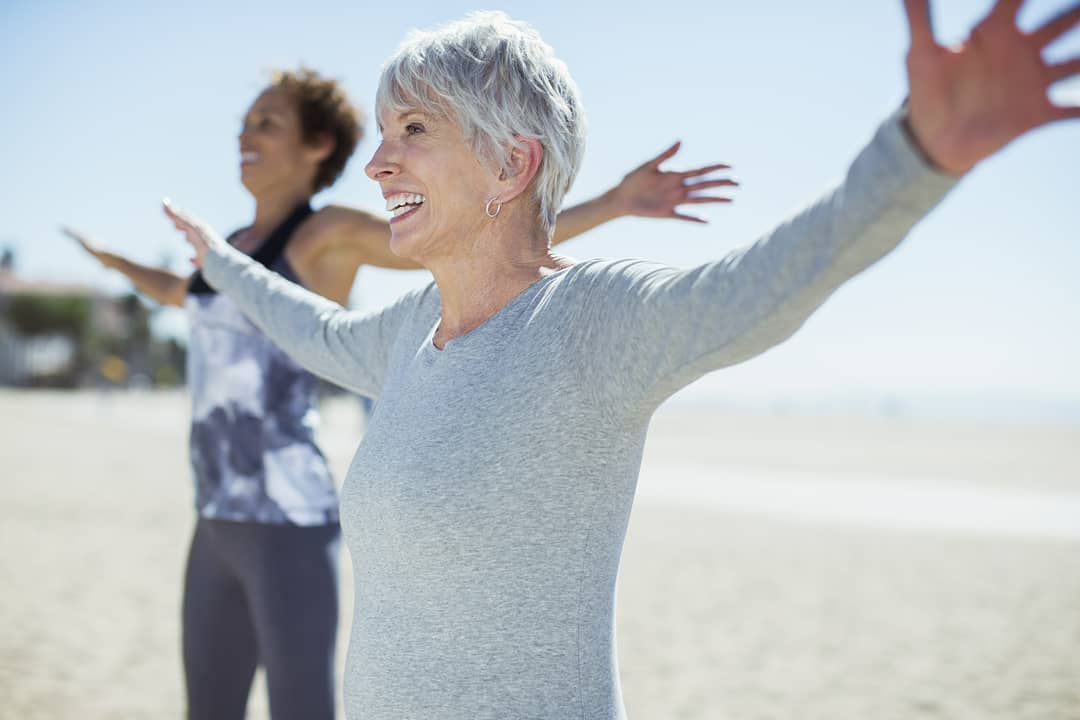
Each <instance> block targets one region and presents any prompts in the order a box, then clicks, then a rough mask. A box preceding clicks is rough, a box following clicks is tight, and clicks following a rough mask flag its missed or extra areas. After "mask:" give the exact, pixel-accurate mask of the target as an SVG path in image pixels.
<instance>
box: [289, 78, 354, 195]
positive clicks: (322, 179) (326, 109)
mask: <svg viewBox="0 0 1080 720" xmlns="http://www.w3.org/2000/svg"><path fill="white" fill-rule="evenodd" d="M270 87H272V88H280V89H282V90H284V91H285V92H287V93H289V95H290V96H291V97H292V98H293V100H294V101H295V102H296V110H297V113H299V115H300V132H301V134H302V136H303V138H304V142H308V143H313V142H316V141H317V140H319V139H320V138H321V137H322V136H325V135H329V136H330V137H332V138H334V149H333V151H332V152H331V153H330V154H329V155H328V156H327V157H326V159H325V160H323V161H322V162H321V163H319V169H318V170H317V171H316V173H315V180H314V186H315V187H314V188H313V189H312V191H313V192H319V191H320V190H322V189H324V188H328V187H330V186H331V185H333V184H334V183H335V182H336V181H337V179H338V178H339V177H341V173H342V172H343V171H344V170H345V164H346V163H347V162H349V158H350V157H351V156H352V154H353V151H354V150H356V145H357V143H359V142H360V138H361V137H363V135H364V125H363V122H364V117H363V113H361V112H360V109H359V108H357V107H356V106H355V105H353V104H352V102H350V101H349V98H348V96H347V95H346V94H345V89H344V88H343V87H342V86H341V84H340V83H339V82H338V81H337V80H334V79H332V78H327V77H323V76H322V75H320V74H319V73H317V72H316V71H314V70H312V69H310V68H306V67H300V68H299V69H297V70H277V71H275V72H274V73H273V75H272V78H271V82H270Z"/></svg>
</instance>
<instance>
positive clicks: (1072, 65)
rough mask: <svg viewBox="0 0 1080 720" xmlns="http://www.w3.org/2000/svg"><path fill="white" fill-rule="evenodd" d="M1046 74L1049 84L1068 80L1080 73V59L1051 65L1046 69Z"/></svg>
mask: <svg viewBox="0 0 1080 720" xmlns="http://www.w3.org/2000/svg"><path fill="white" fill-rule="evenodd" d="M1048 72H1049V74H1050V82H1051V83H1056V82H1058V81H1059V80H1065V79H1066V78H1070V77H1072V76H1073V75H1076V74H1078V73H1080V57H1078V58H1073V59H1072V60H1066V61H1065V62H1063V63H1056V64H1054V65H1051V66H1050V67H1049V68H1048Z"/></svg>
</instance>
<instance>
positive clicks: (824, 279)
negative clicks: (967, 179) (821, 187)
mask: <svg viewBox="0 0 1080 720" xmlns="http://www.w3.org/2000/svg"><path fill="white" fill-rule="evenodd" d="M955 182H956V181H955V179H953V178H950V177H948V176H946V175H943V174H941V173H939V172H937V171H936V170H935V169H934V168H931V167H929V166H928V165H927V164H926V163H925V162H924V161H923V160H922V158H920V157H919V155H918V153H917V150H916V148H915V147H914V146H913V145H912V143H911V141H910V139H909V138H907V137H906V136H905V135H904V133H903V130H902V128H901V125H900V119H899V117H897V116H894V117H892V118H890V119H889V120H888V121H886V122H885V123H884V124H883V125H882V126H881V128H880V129H879V130H878V132H877V133H876V135H875V137H874V139H873V140H872V141H871V142H870V144H869V145H868V146H867V147H866V148H865V149H863V151H862V152H860V153H859V155H858V156H857V157H856V159H855V161H854V162H853V163H852V164H851V167H850V169H849V171H848V173H847V176H846V177H845V179H844V181H843V182H842V183H841V184H840V185H839V186H837V187H836V188H835V189H833V190H831V191H830V192H827V193H825V194H824V195H823V196H822V197H821V198H820V199H819V200H818V201H817V202H815V203H813V204H811V205H810V206H809V207H807V208H806V209H805V210H803V211H802V212H800V213H798V214H796V215H794V216H793V217H791V218H790V219H788V220H787V221H785V222H783V223H781V224H780V225H779V226H777V227H776V228H775V229H774V230H773V231H771V232H770V233H768V234H767V235H765V236H764V237H762V238H761V239H760V240H758V241H757V242H755V243H753V244H752V245H750V246H749V247H747V248H745V249H743V250H740V251H737V252H735V253H732V254H731V255H729V256H728V257H726V258H724V259H722V260H719V261H717V262H713V263H709V264H706V265H703V266H700V267H698V268H694V269H692V270H687V271H682V272H679V271H667V272H658V273H656V275H655V277H653V278H650V279H649V280H648V281H647V283H646V287H645V292H646V293H647V296H648V298H649V300H648V303H649V307H652V308H653V309H652V310H651V311H649V312H648V313H647V314H646V317H645V322H643V323H641V325H642V326H643V327H642V329H641V331H640V332H641V333H642V335H643V337H644V338H646V339H647V340H648V342H649V344H650V347H652V346H655V350H654V353H655V362H654V363H647V364H644V365H643V366H642V367H641V368H640V371H641V374H640V375H639V376H638V380H639V381H640V382H642V383H646V384H648V383H653V385H654V387H653V398H654V399H656V398H660V399H662V398H663V397H666V396H667V395H669V394H670V393H671V392H674V391H675V390H677V389H678V388H679V387H682V386H683V385H685V384H687V383H689V382H692V381H693V380H694V379H695V378H697V377H700V376H701V375H702V374H703V373H705V372H708V371H710V370H716V369H718V368H721V367H726V366H729V365H734V364H736V363H740V362H743V361H745V360H748V359H750V358H752V357H754V356H756V355H759V354H761V353H763V352H765V351H766V350H768V349H769V348H771V347H773V346H775V345H777V344H779V343H781V342H783V341H784V340H786V339H787V338H788V337H790V336H791V335H792V334H793V333H794V332H795V331H796V330H798V329H799V328H800V327H801V326H802V325H803V323H804V322H805V321H806V320H807V318H809V317H810V315H811V314H813V313H814V311H816V310H817V308H819V307H820V306H821V305H822V304H823V303H824V302H825V300H826V299H827V298H828V297H829V296H830V295H831V294H832V293H833V292H835V291H836V289H837V288H839V287H840V286H841V285H842V284H844V283H845V282H846V281H848V280H849V279H851V278H852V277H854V276H855V275H857V274H858V273H860V272H862V271H863V270H864V269H866V268H867V267H869V266H870V265H872V264H873V263H875V262H876V261H878V260H879V259H881V258H882V257H883V256H885V255H886V254H888V253H889V252H890V251H891V250H892V249H894V248H895V247H896V246H897V245H898V244H899V243H900V241H901V240H902V239H903V238H904V237H905V236H906V235H907V233H908V232H909V231H910V230H911V228H912V227H913V226H914V225H915V224H916V223H917V222H918V221H919V220H920V219H922V218H923V217H924V216H925V215H926V214H927V213H929V212H930V210H932V209H933V208H934V206H935V205H936V204H937V203H938V202H939V201H940V200H941V199H942V198H943V197H944V196H945V194H946V193H947V192H948V191H949V190H950V189H951V188H952V187H953V186H954V184H955ZM639 354H647V353H639Z"/></svg>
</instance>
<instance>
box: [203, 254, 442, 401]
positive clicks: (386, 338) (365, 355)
mask: <svg viewBox="0 0 1080 720" xmlns="http://www.w3.org/2000/svg"><path fill="white" fill-rule="evenodd" d="M203 276H204V277H205V278H206V280H207V282H208V283H209V284H210V285H212V286H213V287H214V288H215V289H217V290H218V291H219V292H223V293H225V294H226V295H228V296H229V297H230V299H232V300H233V301H234V302H235V303H236V304H237V305H238V306H239V307H240V309H241V310H242V311H243V312H244V314H245V315H247V316H248V317H249V318H250V319H251V321H252V322H253V323H255V325H256V326H257V327H258V328H259V329H260V330H262V331H263V332H264V333H265V334H266V335H267V337H269V338H270V339H271V340H272V341H273V342H274V343H275V344H276V345H277V346H278V347H280V348H281V349H282V350H284V351H285V352H286V353H288V354H289V355H290V356H292V357H293V359H295V360H296V361H297V362H299V363H300V364H301V365H303V366H304V367H305V368H306V369H308V370H309V371H311V372H312V373H314V374H316V375H318V376H320V377H322V378H325V379H326V380H329V381H330V382H332V383H334V384H336V385H340V386H341V387H344V388H346V389H349V390H352V391H354V392H357V393H360V394H362V395H367V396H368V397H374V398H377V397H379V395H380V392H381V389H382V383H383V379H384V377H385V374H386V369H387V366H388V364H389V358H390V353H391V347H392V345H393V342H394V339H395V338H396V337H397V334H398V331H399V329H400V328H401V326H402V323H403V321H404V320H405V319H406V318H407V317H408V315H409V313H410V312H411V311H412V310H414V309H415V307H416V305H417V300H418V298H419V297H420V294H421V293H422V292H423V291H415V292H411V293H409V294H407V295H405V296H403V297H402V298H400V299H399V300H398V301H396V302H395V303H394V304H392V305H390V306H389V307H387V308H385V309H383V310H380V311H377V312H373V313H358V312H354V311H349V310H346V309H345V308H343V307H341V306H340V305H338V304H337V303H335V302H332V301H330V300H327V299H326V298H324V297H322V296H321V295H318V294H316V293H313V292H311V291H310V290H307V289H305V288H303V287H301V286H300V285H297V284H296V283H294V282H290V281H289V280H286V279H285V278H283V277H281V276H280V275H278V274H277V273H275V272H272V271H271V270H268V269H267V268H265V267H263V266H262V265H260V264H259V263H257V262H255V261H253V260H252V259H251V258H249V257H248V256H247V255H244V254H243V253H241V252H239V251H237V250H235V249H234V248H232V247H230V246H227V245H225V246H222V247H219V248H214V249H212V250H210V252H208V253H207V255H206V258H205V261H204V262H203Z"/></svg>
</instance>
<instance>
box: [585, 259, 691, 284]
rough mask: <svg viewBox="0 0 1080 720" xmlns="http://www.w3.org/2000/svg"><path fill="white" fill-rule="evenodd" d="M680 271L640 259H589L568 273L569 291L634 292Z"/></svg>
mask: <svg viewBox="0 0 1080 720" xmlns="http://www.w3.org/2000/svg"><path fill="white" fill-rule="evenodd" d="M677 272H679V271H678V270H677V269H676V268H673V267H671V266H668V265H664V264H662V263H658V262H653V261H651V260H639V259H636V258H622V259H619V260H602V259H598V260H586V261H584V262H579V263H576V264H574V265H572V266H571V267H570V268H568V269H567V270H566V271H565V285H566V288H567V289H578V290H583V289H586V288H599V289H606V290H614V289H617V288H622V289H631V288H633V287H635V286H640V285H642V284H648V283H650V282H652V281H654V280H658V279H662V278H666V277H668V276H670V275H671V274H673V273H677Z"/></svg>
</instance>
